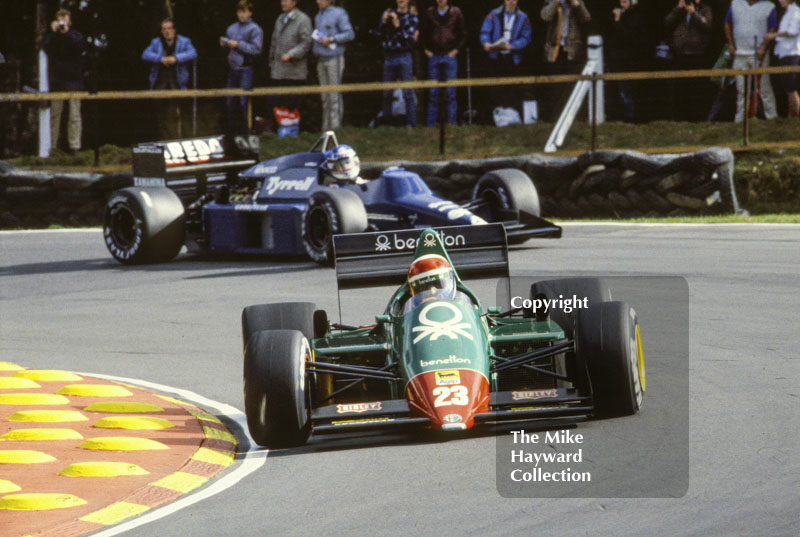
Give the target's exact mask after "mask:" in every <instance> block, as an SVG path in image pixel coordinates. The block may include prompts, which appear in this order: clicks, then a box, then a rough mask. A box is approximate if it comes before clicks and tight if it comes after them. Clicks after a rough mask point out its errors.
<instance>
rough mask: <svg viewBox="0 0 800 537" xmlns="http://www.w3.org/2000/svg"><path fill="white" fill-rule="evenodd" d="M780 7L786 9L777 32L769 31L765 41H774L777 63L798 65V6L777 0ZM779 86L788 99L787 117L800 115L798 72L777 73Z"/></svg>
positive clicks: (799, 45) (788, 1)
mask: <svg viewBox="0 0 800 537" xmlns="http://www.w3.org/2000/svg"><path fill="white" fill-rule="evenodd" d="M778 2H779V3H780V5H781V7H782V8H784V9H785V10H786V12H785V13H784V14H783V18H782V19H781V22H780V25H779V26H778V31H777V32H769V33H768V34H767V35H766V36H765V37H764V40H765V42H769V41H773V40H774V41H775V56H777V57H778V65H791V66H794V67H797V66H798V65H800V8H799V7H797V4H795V2H794V0H778ZM779 80H780V86H781V88H782V89H783V91H784V92H785V93H786V98H787V99H788V105H789V106H788V109H789V110H788V111H789V113H788V115H789V117H794V118H798V117H800V95H798V93H797V92H798V89H799V88H800V84H798V82H800V76H798V73H786V74H782V75H779Z"/></svg>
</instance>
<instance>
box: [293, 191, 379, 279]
mask: <svg viewBox="0 0 800 537" xmlns="http://www.w3.org/2000/svg"><path fill="white" fill-rule="evenodd" d="M366 229H367V211H366V209H365V208H364V204H363V203H362V202H361V198H359V197H358V195H357V194H356V193H354V192H351V191H349V190H345V189H327V190H320V191H318V192H315V193H314V194H313V195H312V196H311V199H310V200H309V202H308V209H307V210H306V212H305V214H304V215H303V225H302V237H303V245H304V246H305V249H306V252H308V256H309V257H310V258H311V259H313V260H314V261H316V262H317V263H319V264H321V265H330V264H331V263H333V236H334V235H339V234H345V233H360V232H362V231H364V230H366Z"/></svg>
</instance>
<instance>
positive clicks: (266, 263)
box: [0, 255, 319, 280]
mask: <svg viewBox="0 0 800 537" xmlns="http://www.w3.org/2000/svg"><path fill="white" fill-rule="evenodd" d="M257 264H261V266H260V267H257V268H256V267H255V265H257ZM318 267H319V265H317V264H316V263H314V262H312V261H309V260H308V259H305V258H302V257H287V258H279V259H277V260H276V259H275V258H265V257H263V256H260V257H259V256H236V257H227V256H225V257H222V256H207V255H182V256H180V257H178V258H176V259H175V260H173V261H169V262H167V263H159V264H152V265H121V264H120V263H118V262H117V261H115V260H114V259H111V258H107V257H102V258H96V259H75V260H70V261H50V262H42V263H24V264H19V265H10V266H7V267H0V276H28V275H34V274H68V273H73V272H93V271H116V272H119V273H128V272H151V273H159V272H175V271H182V272H200V271H215V270H219V269H220V268H231V270H229V271H225V272H215V273H213V274H203V275H198V276H187V278H186V279H190V280H191V279H205V278H227V277H231V276H252V275H258V274H283V273H289V272H300V271H306V270H314V269H316V268H318Z"/></svg>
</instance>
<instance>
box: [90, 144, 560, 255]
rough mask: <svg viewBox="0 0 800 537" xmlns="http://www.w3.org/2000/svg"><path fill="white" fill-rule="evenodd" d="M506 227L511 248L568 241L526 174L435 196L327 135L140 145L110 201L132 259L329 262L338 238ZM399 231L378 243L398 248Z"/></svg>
mask: <svg viewBox="0 0 800 537" xmlns="http://www.w3.org/2000/svg"><path fill="white" fill-rule="evenodd" d="M487 222H502V223H503V224H504V225H505V228H506V232H507V235H508V238H509V242H511V243H521V242H524V241H526V240H528V239H529V238H533V237H560V236H561V228H560V227H558V226H556V225H555V224H553V223H551V222H548V221H547V220H544V219H542V218H540V217H539V197H538V195H537V193H536V188H535V187H534V185H533V182H532V181H531V179H530V178H529V177H528V176H527V175H526V174H525V173H523V172H521V171H519V170H513V169H508V170H495V171H492V172H489V173H487V174H485V175H484V176H483V177H481V178H480V180H479V181H478V183H477V184H476V186H475V189H474V191H473V196H472V200H471V201H470V202H469V203H466V204H463V205H458V204H456V203H453V202H451V201H448V200H445V199H442V198H440V197H438V196H437V195H436V194H434V193H433V192H432V191H431V189H430V188H429V187H428V185H427V184H426V183H425V181H423V180H422V178H421V177H420V176H419V175H417V174H416V173H412V172H409V171H406V170H404V169H402V168H396V167H395V168H388V169H386V170H384V172H383V173H382V174H381V175H380V177H378V178H377V179H373V180H365V179H362V178H361V177H360V162H359V159H358V156H357V155H356V153H355V151H354V150H353V149H352V148H351V147H349V146H347V145H340V144H339V143H338V141H337V140H336V136H335V134H334V133H332V132H327V133H325V134H324V135H323V136H322V137H320V139H319V140H318V141H317V142H316V143H315V144H314V146H313V147H312V148H311V150H310V151H308V152H305V153H297V154H293V155H286V156H283V157H278V158H274V159H271V160H266V161H263V162H258V139H257V138H256V137H255V136H250V137H234V138H228V137H222V136H218V137H210V138H195V139H190V140H177V141H169V142H156V143H150V144H141V145H138V146H136V147H134V148H133V186H130V187H127V188H123V189H121V190H117V191H115V192H114V193H113V194H112V195H111V196H110V197H109V200H108V202H107V204H106V209H105V221H104V227H103V234H104V239H105V243H106V246H107V247H108V250H109V251H110V252H111V255H113V256H114V258H116V259H117V260H118V261H120V262H121V263H124V264H138V263H157V262H164V261H168V260H170V259H172V258H173V257H175V256H176V255H177V254H178V252H180V250H181V248H182V247H183V246H184V245H186V246H187V248H188V250H189V251H190V252H206V253H213V254H226V255H233V254H250V255H253V254H266V255H285V256H296V255H308V256H309V257H311V259H313V260H314V261H316V262H318V263H320V264H327V263H330V262H331V261H332V259H333V255H332V254H333V236H334V235H338V234H347V233H361V232H364V231H373V232H374V231H387V232H390V231H393V230H400V229H409V228H428V227H442V226H456V225H481V224H486V223H487ZM395 243H396V241H393V238H392V235H391V233H388V234H387V235H386V236H385V240H384V241H383V242H382V243H381V244H382V245H383V247H384V248H386V249H392V248H396V244H395Z"/></svg>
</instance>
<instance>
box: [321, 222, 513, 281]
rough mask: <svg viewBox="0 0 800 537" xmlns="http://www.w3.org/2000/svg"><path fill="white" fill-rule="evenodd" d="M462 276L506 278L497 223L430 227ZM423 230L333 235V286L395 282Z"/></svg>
mask: <svg viewBox="0 0 800 537" xmlns="http://www.w3.org/2000/svg"><path fill="white" fill-rule="evenodd" d="M434 230H435V231H436V232H437V233H438V234H439V237H440V239H441V241H442V243H443V244H444V246H445V248H446V249H447V254H448V255H449V256H450V260H451V261H452V262H453V266H454V267H455V269H456V272H458V275H459V277H461V278H462V279H476V278H507V277H508V275H509V271H508V243H507V239H506V231H505V228H504V227H503V225H502V224H487V225H480V226H453V227H440V228H434ZM423 231H424V230H422V229H408V230H401V231H379V232H375V233H354V234H348V235H336V236H334V238H333V252H334V253H333V255H334V260H335V263H336V280H337V283H338V285H339V289H340V290H341V289H352V288H357V287H372V286H381V285H400V284H402V283H403V282H404V281H405V279H406V277H407V275H408V267H409V265H410V264H411V261H412V260H413V257H414V250H415V248H416V246H417V241H418V240H419V237H420V235H421V234H422V232H423Z"/></svg>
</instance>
